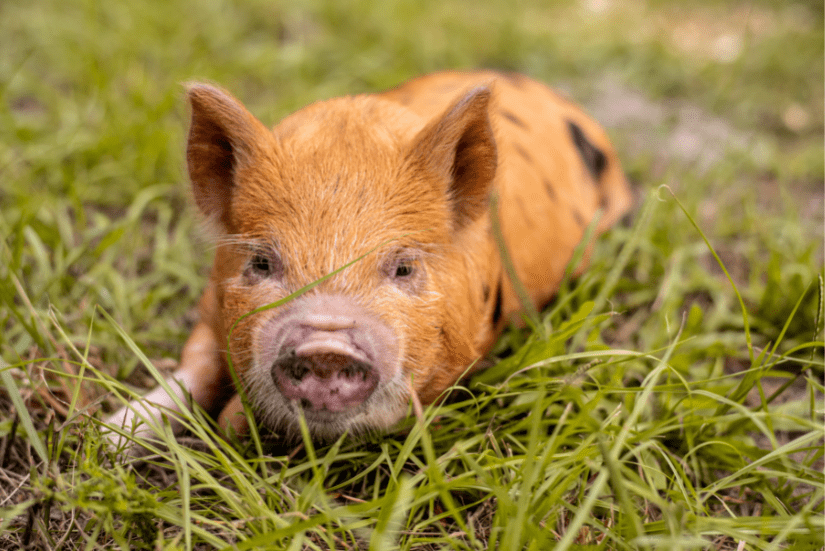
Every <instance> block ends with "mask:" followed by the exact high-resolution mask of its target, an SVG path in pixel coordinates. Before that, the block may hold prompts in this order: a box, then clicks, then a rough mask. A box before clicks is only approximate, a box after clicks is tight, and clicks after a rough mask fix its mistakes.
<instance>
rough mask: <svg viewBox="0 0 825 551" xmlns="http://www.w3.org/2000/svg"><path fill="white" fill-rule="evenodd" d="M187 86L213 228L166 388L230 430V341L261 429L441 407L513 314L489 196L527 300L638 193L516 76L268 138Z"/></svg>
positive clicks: (294, 126) (582, 118) (299, 116)
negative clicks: (204, 275) (186, 335)
mask: <svg viewBox="0 0 825 551" xmlns="http://www.w3.org/2000/svg"><path fill="white" fill-rule="evenodd" d="M188 94H189V100H190V103H191V106H192V124H191V129H190V134H189V142H188V147H187V161H188V167H189V173H190V178H191V180H192V185H193V192H194V197H195V201H196V203H197V205H198V207H199V208H200V210H201V211H202V212H203V213H204V215H205V216H206V217H208V218H209V219H210V220H211V221H212V222H213V223H214V225H215V226H216V227H217V229H218V233H219V236H220V237H219V240H218V247H217V249H216V255H215V263H214V266H213V269H212V273H211V277H210V281H209V283H208V286H207V288H206V291H205V292H204V295H203V298H202V299H201V305H200V309H201V318H200V321H199V323H198V325H197V326H196V327H195V329H194V331H193V333H192V336H191V337H190V339H189V340H188V342H187V344H186V346H185V348H184V351H183V357H182V360H181V366H180V368H179V370H178V371H177V372H176V373H175V374H174V375H173V376H172V380H171V381H170V383H171V384H170V385H169V386H170V387H171V389H172V390H173V391H174V392H176V393H178V395H179V396H184V395H185V394H186V393H190V394H191V395H192V399H193V400H194V401H195V402H197V403H199V404H201V405H202V406H203V407H205V408H207V409H216V410H219V409H222V410H223V411H222V413H221V415H220V417H219V420H220V421H221V423H223V424H228V425H231V426H232V427H233V428H234V429H235V430H236V431H239V432H243V431H244V430H245V429H246V427H245V425H244V420H245V417H243V416H241V415H239V412H240V411H241V400H240V398H239V395H238V394H235V395H234V396H232V394H233V393H234V392H235V390H237V389H235V388H234V386H233V379H234V378H233V377H232V374H231V372H230V364H229V362H228V361H227V346H228V353H229V356H230V357H231V360H232V362H231V363H232V368H233V369H234V370H235V373H236V375H237V380H238V381H239V382H240V384H241V385H242V390H243V394H245V395H246V396H247V397H248V399H249V401H250V403H251V405H252V407H253V410H254V411H255V414H256V419H257V420H258V422H259V423H261V424H262V425H264V426H266V427H268V428H270V429H273V430H275V431H279V432H281V433H283V434H286V435H288V436H290V435H291V436H294V435H296V434H297V433H298V432H297V431H298V427H299V424H298V423H299V421H298V420H299V416H300V415H301V413H302V414H303V415H304V417H305V419H306V422H307V425H308V428H309V430H310V433H311V435H312V436H313V438H315V439H317V440H319V441H328V440H331V439H334V438H337V437H338V436H340V435H341V434H342V433H343V432H345V431H349V432H351V433H358V432H364V431H371V430H382V429H386V428H388V427H390V426H392V425H393V424H394V423H396V422H397V421H398V420H399V419H401V418H402V417H403V416H404V415H405V414H406V412H407V410H408V407H409V404H410V401H411V398H413V397H417V399H419V400H420V401H421V403H423V404H427V403H431V402H433V401H435V400H436V399H437V398H438V397H439V396H440V395H441V394H442V393H443V391H444V390H445V389H446V388H448V387H449V386H450V385H452V384H453V383H455V382H456V381H457V380H458V379H459V378H460V377H461V376H462V375H463V374H464V373H466V372H467V370H468V368H471V367H472V366H473V365H475V363H476V362H477V361H478V360H479V359H480V358H481V357H482V356H483V355H484V354H485V353H487V352H488V351H489V349H490V347H491V346H492V345H493V343H494V342H495V340H496V338H497V336H498V335H499V334H500V332H501V330H502V328H503V327H504V326H505V325H506V323H507V322H508V320H509V319H511V317H512V316H513V315H515V314H517V313H518V312H519V311H520V309H521V307H520V304H519V300H518V298H517V295H516V293H515V291H514V286H513V284H512V282H511V281H510V280H509V278H508V276H507V275H506V272H505V270H504V269H503V267H502V261H501V258H500V256H499V250H498V247H497V245H496V242H495V239H494V236H493V232H492V230H491V218H490V197H491V196H492V194H495V195H496V196H497V197H498V201H497V204H498V217H499V219H500V222H501V231H502V234H503V237H504V241H505V243H506V245H507V248H508V251H509V254H510V256H511V258H512V261H513V264H514V267H515V270H516V273H517V275H518V278H519V280H520V281H521V283H522V285H523V286H524V288H525V289H526V291H527V293H528V294H529V297H530V299H531V300H532V301H533V303H534V306H536V307H540V306H542V305H544V304H545V303H546V302H547V301H548V300H550V298H552V296H553V294H554V293H555V292H556V290H557V287H558V284H559V282H560V281H561V279H562V277H563V274H564V270H565V267H566V265H567V263H568V261H569V260H570V258H571V256H572V253H573V249H574V248H575V247H576V245H577V244H578V243H579V242H580V241H581V239H582V237H583V235H584V232H585V229H586V227H587V225H588V224H589V223H590V222H591V221H592V220H593V218H594V216H596V213H597V212H599V211H601V213H602V214H601V218H600V219H599V223H598V230H599V231H602V230H604V229H606V228H608V227H609V226H610V225H611V224H613V223H614V222H615V221H616V220H617V219H618V218H620V217H621V216H622V215H623V214H624V213H625V212H626V211H627V210H628V209H629V207H630V204H631V195H630V191H629V188H628V185H627V182H626V180H625V178H624V175H623V173H622V170H621V166H620V163H619V161H618V159H617V157H616V154H615V152H614V150H613V148H612V146H611V144H610V143H609V141H608V139H607V137H606V135H605V133H604V131H603V130H602V129H601V128H600V127H599V126H598V125H597V124H596V123H595V122H594V121H592V120H591V119H590V118H589V117H588V116H587V115H585V114H584V113H583V112H582V111H581V110H580V109H579V108H578V107H576V106H575V105H574V104H572V103H571V102H569V101H568V100H566V99H564V98H562V97H560V96H559V95H557V94H556V93H554V92H553V91H552V90H550V89H549V88H547V87H546V86H544V85H543V84H540V83H538V82H536V81H534V80H531V79H529V78H527V77H524V76H521V75H516V74H502V73H497V72H492V71H480V72H442V73H436V74H433V75H428V76H424V77H421V78H418V79H415V80H412V81H410V82H408V83H406V84H404V85H401V86H400V87H398V88H395V89H393V90H389V91H387V92H384V93H381V94H377V95H362V96H354V97H345V98H337V99H332V100H328V101H324V102H319V103H315V104H312V105H310V106H308V107H306V108H304V109H302V110H300V111H298V112H296V113H294V114H292V115H290V116H288V117H287V118H285V119H284V120H283V121H282V122H281V123H280V124H279V125H277V126H276V127H275V128H274V129H272V130H270V129H267V128H266V127H264V126H263V125H262V124H261V123H260V122H259V121H258V120H257V119H255V118H254V117H253V116H252V115H251V114H250V113H249V112H248V111H247V110H246V109H245V108H244V107H243V106H242V105H241V104H240V103H239V102H238V101H237V100H235V99H234V98H232V97H231V96H230V95H229V94H228V93H226V92H224V91H222V90H219V89H217V88H214V87H212V86H208V85H194V86H192V87H190V89H189V93H188ZM362 256H363V258H361V259H360V260H358V261H357V262H354V263H353V264H351V265H350V266H348V267H347V268H345V269H344V270H342V271H341V272H340V273H338V274H336V275H334V276H332V277H330V278H328V279H326V280H325V281H323V282H321V283H320V284H318V285H317V286H316V287H314V288H312V289H311V290H310V291H308V292H306V293H305V294H303V295H301V296H300V297H298V298H296V299H294V300H292V301H289V302H287V303H285V304H283V305H282V306H278V307H275V308H270V309H262V310H261V311H258V312H256V313H253V314H251V315H250V314H249V313H250V312H252V311H253V310H256V309H259V308H262V307H264V306H266V305H268V304H271V303H273V302H275V301H278V300H281V299H283V298H284V297H286V296H288V295H290V294H291V293H293V292H295V291H297V290H298V289H301V288H302V287H304V286H306V285H307V284H310V283H312V282H313V281H316V280H318V279H320V278H322V277H324V276H325V275H327V274H329V273H331V272H333V271H335V270H336V269H338V268H341V267H342V266H344V265H346V264H348V263H350V262H351V261H353V260H355V259H358V258H359V257H362ZM230 333H231V335H230ZM227 396H230V398H229V400H228V401H225V398H226V397H227ZM174 404H175V402H174V401H173V400H172V399H171V398H170V397H169V396H168V394H167V393H166V391H165V390H163V389H162V388H158V389H156V390H154V391H152V392H151V393H150V394H149V395H148V396H146V397H144V399H143V400H141V401H138V402H134V403H132V404H131V405H130V406H127V407H124V408H123V409H122V410H120V411H119V412H117V413H116V414H115V415H113V416H112V417H111V418H110V422H112V423H115V424H128V423H129V422H130V421H131V420H132V419H134V418H135V415H136V413H139V414H141V415H148V416H150V417H152V418H155V419H157V418H158V417H159V415H160V412H161V411H162V410H164V409H166V408H170V409H173V410H174V409H176V407H175V405H174ZM144 430H145V429H144ZM144 435H145V433H144Z"/></svg>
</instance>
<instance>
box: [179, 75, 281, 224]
mask: <svg viewBox="0 0 825 551" xmlns="http://www.w3.org/2000/svg"><path fill="white" fill-rule="evenodd" d="M187 97H188V99H189V104H190V105H191V106H192V123H191V125H190V127H189V141H188V144H187V146H186V163H187V165H188V168H189V178H190V180H192V191H193V194H194V196H195V203H196V204H197V205H198V207H199V208H200V210H201V212H203V213H204V214H205V215H206V216H207V217H209V218H211V219H213V220H215V221H216V222H219V223H220V224H221V226H222V227H223V229H224V230H227V231H228V230H229V229H230V228H231V226H232V224H231V216H230V208H229V207H230V204H231V200H232V195H233V191H234V187H235V176H236V174H237V172H238V169H239V168H241V167H244V166H249V165H250V164H251V163H253V162H254V159H255V158H256V157H258V155H259V153H260V151H261V147H262V145H263V144H266V143H267V142H268V141H269V140H271V137H272V136H271V134H270V133H269V131H268V130H267V128H266V127H265V126H264V125H263V124H262V123H261V122H260V121H258V119H256V118H255V117H254V116H253V115H252V114H251V113H249V111H247V110H246V109H245V108H244V106H243V105H241V103H240V102H239V101H238V100H236V99H235V98H234V97H232V95H230V94H229V93H228V92H225V91H223V90H221V89H219V88H216V87H214V86H210V85H208V84H192V85H190V86H188V89H187Z"/></svg>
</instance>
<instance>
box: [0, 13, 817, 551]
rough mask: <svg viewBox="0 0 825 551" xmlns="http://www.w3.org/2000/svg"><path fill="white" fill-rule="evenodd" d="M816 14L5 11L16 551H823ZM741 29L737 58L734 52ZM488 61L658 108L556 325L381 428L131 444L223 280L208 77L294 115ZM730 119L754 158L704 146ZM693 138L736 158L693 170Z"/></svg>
mask: <svg viewBox="0 0 825 551" xmlns="http://www.w3.org/2000/svg"><path fill="white" fill-rule="evenodd" d="M605 6H606V8H605ZM602 8H605V9H602ZM468 14H472V16H469V15H468ZM820 15H821V6H820V7H816V6H814V7H808V5H807V4H798V5H791V4H789V5H787V6H785V5H783V6H773V5H771V4H769V3H762V2H755V3H747V4H746V3H742V4H737V5H731V6H727V5H722V4H717V3H715V2H707V3H702V4H700V5H693V6H690V7H685V4H684V3H676V2H654V3H649V4H648V5H646V6H642V5H641V4H638V3H626V4H623V3H618V2H614V3H611V2H604V3H599V2H581V3H567V4H560V5H557V6H554V7H547V6H546V3H544V2H539V1H523V2H516V3H515V4H514V3H512V2H504V1H494V2H488V3H478V2H466V1H463V0H448V1H445V2H440V3H426V2H420V1H415V2H414V1H401V0H397V1H392V2H383V3H372V2H366V1H358V2H351V3H340V2H329V1H326V0H317V1H311V2H304V3H296V2H291V3H286V2H277V1H276V2H271V1H266V2H264V1H260V2H258V1H253V2H247V3H244V4H229V3H223V2H219V1H208V2H187V1H186V0H176V1H173V2H167V3H164V4H156V3H155V4H146V5H142V4H139V3H138V4H135V3H132V4H129V3H117V2H109V3H99V2H91V1H74V2H51V1H45V2H38V3H28V4H26V3H19V2H18V3H5V4H3V5H0V35H2V36H4V37H7V40H4V41H3V47H2V48H0V100H2V101H0V178H2V180H0V205H2V209H0V235H2V236H3V242H2V244H0V358H1V359H0V362H2V364H0V376H1V378H0V389H2V390H0V477H2V482H0V548H10V549H17V548H20V547H22V546H23V545H24V544H29V545H31V546H32V548H37V549H58V548H70V549H74V548H88V549H112V548H119V549H132V548H134V549H140V548H146V549H178V548H182V549H190V548H198V549H212V548H217V549H222V548H230V549H260V548H265V549H296V550H298V549H381V550H383V549H396V548H397V549H415V550H422V549H462V550H463V549H488V548H490V549H501V550H511V549H535V550H544V549H611V550H612V549H748V550H754V549H794V550H796V549H819V548H821V547H822V545H823V491H825V484H824V483H823V482H824V481H823V474H822V470H823V436H824V435H823V401H822V400H823V398H822V393H823V382H822V377H823V354H822V340H823V337H822V320H821V315H822V304H821V297H822V289H821V285H822V283H821V279H820V277H821V275H822V271H823V268H822V182H823V173H822V171H823V168H822V155H821V153H822V145H823V144H822V109H823V107H822V106H823V93H822V81H823V77H822V71H823V69H822V67H823V65H822V36H823V33H822V21H821V17H820ZM766 18H767V19H766ZM766 20H767V21H768V25H769V27H767V28H766V27H765V26H764V24H765V23H764V22H765V21H766ZM691 22H694V23H696V25H693V26H692V25H691ZM709 22H710V23H712V24H710V23H709ZM700 23H701V24H700ZM629 28H634V29H638V31H639V32H637V33H636V34H635V38H634V39H633V40H629V39H628V29H629ZM697 29H698V30H697ZM701 29H704V30H701ZM691 33H693V34H691ZM703 33H704V34H703ZM728 35H731V36H733V39H732V40H734V42H732V43H731V42H730V40H729V39H728V38H724V37H727V36H728ZM691 37H693V38H694V39H696V40H698V42H696V41H694V42H691V41H690V40H689V39H690V38H691ZM737 37H738V38H737ZM737 39H740V40H741V41H742V42H741V47H742V52H743V53H742V55H740V56H739V57H736V58H735V59H728V58H726V57H724V56H722V57H721V58H720V57H719V51H718V48H717V49H716V50H715V49H714V44H717V42H718V41H720V40H721V42H718V44H721V45H722V46H724V45H725V44H728V46H730V44H733V45H734V46H735V45H736V44H737V43H736V42H735V40H737ZM703 40H704V42H702V41H703ZM725 40H728V42H725ZM718 44H717V45H718ZM791 50H792V51H793V52H794V55H786V54H787V52H788V51H791ZM722 53H724V52H722ZM729 53H730V52H728V54H729ZM714 56H715V57H714ZM473 66H493V67H500V68H507V69H515V70H520V71H524V72H527V73H529V74H531V75H532V76H535V77H537V78H540V79H542V80H545V81H547V82H549V83H556V84H559V85H561V86H562V88H563V89H564V90H566V91H567V92H569V93H571V94H572V95H573V96H574V97H576V98H580V99H582V100H583V101H585V103H586V104H588V105H593V106H594V108H596V110H598V109H600V108H601V107H599V105H601V104H602V103H604V102H603V101H602V100H603V99H604V98H603V97H601V95H602V94H604V93H605V90H614V92H615V91H616V90H618V92H616V93H618V94H619V95H618V96H616V97H610V98H608V100H609V101H607V103H608V105H610V103H611V102H612V103H615V104H617V105H618V104H619V103H620V102H623V101H624V102H628V101H635V102H636V103H633V104H632V105H635V106H636V107H634V108H633V109H630V112H631V114H633V117H630V118H628V117H625V118H624V119H616V120H617V121H618V122H616V126H612V127H610V128H608V130H609V131H610V133H611V135H612V136H613V138H614V140H615V142H616V143H617V145H618V147H619V149H620V155H621V157H622V159H623V162H624V163H625V168H626V170H627V172H628V174H629V175H630V177H631V179H632V180H633V181H634V183H635V185H636V188H637V189H638V192H639V208H638V209H637V211H636V213H635V215H634V217H633V220H632V223H631V224H629V225H626V226H620V227H617V228H615V229H614V230H613V231H612V232H611V233H609V234H608V235H606V236H604V238H603V239H601V240H600V242H599V245H598V247H597V250H596V252H595V254H594V258H593V262H592V267H591V269H590V270H588V271H587V272H586V273H585V274H584V275H583V276H582V277H581V278H579V279H577V280H575V281H571V282H568V283H567V284H565V286H564V287H563V288H562V290H561V291H560V293H559V296H558V297H557V299H556V300H555V301H554V302H553V303H552V304H550V305H549V307H548V308H547V309H546V310H545V312H544V313H543V314H541V315H540V320H541V321H540V323H541V324H542V326H543V327H542V330H541V331H537V332H530V331H526V330H519V329H510V330H508V331H507V333H506V334H505V335H504V336H503V337H502V338H501V340H500V342H499V343H498V345H497V347H496V350H495V351H494V357H493V359H494V360H496V361H495V362H494V365H493V366H492V367H491V368H489V369H488V370H487V371H484V372H481V373H479V374H478V375H476V376H475V377H474V378H473V379H471V380H470V381H467V382H465V383H464V386H460V387H456V388H454V389H452V390H451V391H450V396H449V398H448V399H447V400H446V401H445V402H444V403H443V404H441V405H439V406H437V407H432V408H429V409H427V410H426V411H425V415H424V417H423V419H421V420H417V419H416V418H415V417H414V416H411V417H410V418H409V419H408V420H406V421H405V422H403V423H402V424H401V426H399V427H397V428H396V429H394V430H393V431H391V432H390V433H389V434H386V435H371V436H369V437H365V438H362V439H351V438H345V439H342V440H341V441H339V442H337V443H336V444H334V445H332V446H326V447H318V448H315V447H313V445H312V443H311V442H309V441H308V440H306V441H304V443H303V444H302V445H294V446H287V447H284V446H283V445H282V444H281V445H279V444H278V443H277V442H275V443H273V442H267V441H264V442H260V443H259V442H251V441H248V440H246V441H241V442H235V443H233V444H230V443H227V442H226V441H224V440H222V439H220V438H217V437H216V432H215V430H214V427H212V425H211V424H210V420H209V419H208V418H207V417H206V416H204V415H203V414H202V413H201V412H198V411H196V412H194V413H192V414H186V415H185V417H186V418H185V420H184V421H185V424H186V425H187V426H189V427H190V431H189V436H187V437H185V438H180V439H175V438H173V437H172V436H171V435H170V434H168V433H166V432H163V431H162V430H161V432H160V434H159V435H158V439H159V440H160V443H144V445H146V446H148V447H149V449H148V450H147V453H148V455H147V456H146V457H144V458H143V459H141V460H140V461H138V460H136V459H134V458H131V457H130V456H128V455H124V454H118V453H117V452H115V451H113V450H111V449H108V448H106V447H105V446H104V445H103V441H102V440H101V438H100V436H99V428H100V427H99V422H100V421H99V419H100V418H101V417H102V414H101V413H99V410H101V409H102V410H104V411H110V410H111V409H112V408H113V407H117V406H118V405H119V404H120V401H119V400H118V399H117V398H115V397H114V394H115V393H118V394H120V395H121V396H124V397H128V396H131V395H132V392H137V393H138V394H139V393H141V392H143V391H144V390H145V388H147V387H149V386H152V385H154V384H156V379H157V378H159V377H162V376H164V375H165V374H166V373H167V372H168V370H169V369H171V368H172V367H173V365H174V360H175V359H176V358H177V357H178V354H179V351H180V348H181V346H182V343H183V341H184V339H185V337H186V334H187V333H188V331H189V330H190V329H191V326H192V324H193V321H194V316H195V310H194V306H195V304H196V301H197V298H198V295H199V293H200V291H201V290H202V288H203V285H204V283H205V280H206V277H207V274H208V267H209V263H210V256H211V246H210V244H209V241H208V239H207V238H206V237H204V236H203V235H202V231H201V230H200V228H199V225H198V221H197V217H196V215H195V212H194V209H193V208H191V207H190V206H189V192H188V189H187V184H186V178H185V172H184V168H183V144H184V135H185V134H184V133H185V127H186V122H187V121H186V119H187V117H186V112H185V107H184V102H183V99H182V93H183V92H182V86H181V83H183V82H186V81H189V80H192V79H206V80H213V81H216V82H218V83H220V84H222V85H224V86H226V87H227V88H229V89H230V90H232V91H233V92H235V93H236V94H237V95H238V97H240V98H241V99H242V100H243V101H245V102H246V103H247V104H248V106H249V108H250V109H251V110H252V111H253V112H254V113H255V114H256V115H258V116H259V117H260V118H261V119H262V120H263V121H264V122H266V123H273V122H275V121H276V120H277V119H278V118H279V117H281V116H283V115H284V114H286V113H288V112H289V111H291V110H293V109H296V108H298V107H300V106H302V105H304V104H306V103H308V102H310V101H313V100H315V99H320V98H324V97H329V96H333V95H339V94H345V93H352V92H362V91H372V90H376V89H379V88H382V87H387V86H391V85H394V84H396V83H398V82H400V81H402V80H404V79H405V78H408V77H411V76H414V75H416V74H419V73H422V72H426V71H429V70H435V69H439V68H446V67H473ZM777 80H779V81H781V84H777ZM640 98H641V100H640ZM617 108H618V107H617ZM655 109H661V111H660V112H658V114H655V113H651V110H655ZM691 109H694V111H692V110H691ZM697 112H698V113H700V115H701V117H703V118H702V119H701V121H712V124H711V123H707V124H704V123H703V124H698V125H696V124H692V123H691V121H692V120H694V119H695V116H694V114H695V113H697ZM692 117H693V118H692ZM697 120H698V119H697ZM701 121H700V122H701ZM714 121H722V122H723V123H724V125H727V126H725V127H724V131H722V130H720V131H719V132H720V133H721V134H720V135H722V136H729V137H730V139H729V140H728V141H729V143H727V142H726V141H725V140H724V139H721V140H720V139H716V141H713V140H710V139H709V140H708V141H707V142H702V140H703V139H705V138H707V137H708V136H709V137H710V138H714V137H715V136H717V135H716V134H707V133H705V134H702V132H704V131H705V130H703V128H704V127H705V126H713V125H714V124H716V122H714ZM697 126H698V127H699V130H697V129H696V127H697ZM714 128H715V127H714ZM682 135H684V136H687V138H685V139H686V140H687V139H688V138H690V137H693V138H697V139H698V140H699V143H700V146H703V147H704V148H705V149H708V148H712V149H713V151H712V153H713V155H711V156H709V157H707V158H709V159H711V160H710V161H704V160H702V161H701V162H700V161H698V160H695V159H693V158H691V157H689V156H686V155H683V153H684V151H681V150H680V149H679V147H686V146H685V143H686V142H685V143H682V144H681V145H680V144H679V143H678V141H669V139H670V138H672V137H673V136H682ZM714 139H715V138H714ZM720 144H721V145H720ZM703 159H704V157H703ZM671 192H672V193H671ZM714 254H715V255H716V257H715V256H714ZM717 258H718V260H717ZM723 267H724V269H723ZM725 272H727V274H728V275H729V277H728V275H726V273H725ZM740 297H741V301H740ZM541 334H546V335H547V338H542V337H539V335H541ZM498 360H500V361H498ZM124 381H127V382H128V383H127V382H124ZM259 448H260V449H263V450H264V453H259V452H258V451H257V450H258V449H259ZM233 546H234V547H233Z"/></svg>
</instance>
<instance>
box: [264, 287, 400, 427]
mask: <svg viewBox="0 0 825 551" xmlns="http://www.w3.org/2000/svg"><path fill="white" fill-rule="evenodd" d="M264 335H266V337H268V338H265V339H261V340H259V342H260V343H261V344H263V345H264V346H265V347H266V348H267V350H266V354H264V356H265V357H266V358H260V359H261V360H264V361H271V364H270V365H271V376H272V380H273V381H274V383H275V386H276V388H277V389H278V390H279V391H280V393H281V394H282V395H283V396H284V397H285V398H286V399H287V400H290V401H297V402H298V403H299V404H300V405H301V406H302V407H303V408H304V410H305V411H307V412H309V411H315V412H330V413H341V412H345V411H348V410H351V409H353V408H356V407H358V406H359V405H361V404H363V403H364V402H365V401H366V400H367V399H368V398H369V397H370V396H371V395H372V394H373V392H374V391H375V389H376V388H377V387H378V385H379V383H380V382H381V381H386V380H388V379H390V378H392V377H393V375H394V374H395V371H396V370H397V363H398V362H397V344H396V339H395V338H394V336H393V333H392V331H391V330H390V329H389V327H387V325H386V324H384V323H383V322H381V321H380V320H379V319H378V318H377V317H376V316H375V315H373V314H371V313H370V312H368V311H366V310H365V309H364V308H363V307H361V306H360V305H358V304H357V303H355V302H354V301H352V300H351V299H348V298H347V297H344V296H341V295H323V294H320V295H313V296H310V297H304V298H302V299H298V300H297V301H296V304H295V306H294V307H293V309H292V310H290V311H288V312H286V313H285V314H284V315H283V316H279V317H277V318H275V319H274V320H273V321H272V322H271V323H270V324H269V325H268V327H266V329H265V330H264ZM264 335H262V336H264ZM267 341H268V342H267Z"/></svg>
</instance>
